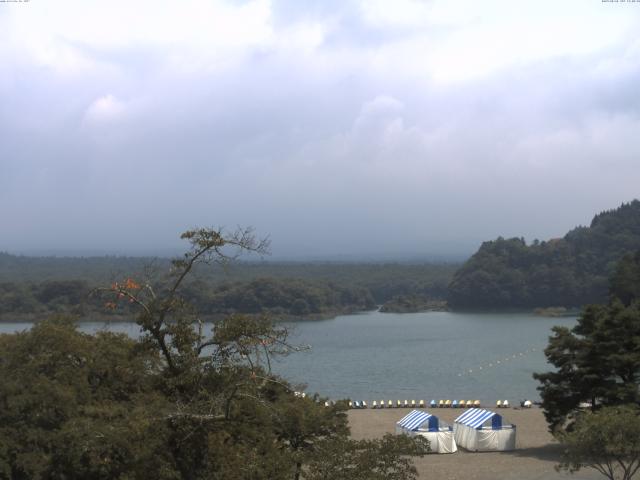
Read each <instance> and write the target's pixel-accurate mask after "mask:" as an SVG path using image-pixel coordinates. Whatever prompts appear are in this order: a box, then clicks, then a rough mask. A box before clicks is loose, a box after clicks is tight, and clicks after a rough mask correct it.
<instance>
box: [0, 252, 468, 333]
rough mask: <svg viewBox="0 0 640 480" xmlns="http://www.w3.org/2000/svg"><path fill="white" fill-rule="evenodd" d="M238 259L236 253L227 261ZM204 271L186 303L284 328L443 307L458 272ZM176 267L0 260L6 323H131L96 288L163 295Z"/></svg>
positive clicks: (324, 266) (191, 279) (262, 267)
mask: <svg viewBox="0 0 640 480" xmlns="http://www.w3.org/2000/svg"><path fill="white" fill-rule="evenodd" d="M203 241H204V240H203ZM234 256H235V252H231V254H230V255H229V256H228V257H227V258H226V260H230V259H232V258H233V257H234ZM185 260H186V259H185V258H180V259H179V261H180V262H184V261H185ZM202 260H205V259H202ZM199 263H200V262H198V263H196V264H195V265H194V266H193V270H192V271H190V272H189V276H188V277H187V278H186V279H185V282H184V285H183V286H182V289H183V291H182V296H183V298H184V299H185V300H187V301H188V302H189V303H190V304H192V305H193V306H194V307H195V308H196V309H197V310H198V312H199V313H200V314H201V315H206V316H209V317H212V318H220V317H222V316H224V315H228V314H232V313H242V314H252V315H261V314H268V315H270V316H271V317H272V318H277V319H286V320H295V319H298V318H326V317H330V316H335V315H339V314H346V313H353V312H359V311H364V310H371V309H373V308H375V306H376V305H377V304H381V303H384V302H386V301H388V300H389V299H391V298H392V297H398V296H408V297H411V298H414V299H416V301H418V302H420V303H427V302H431V301H434V300H438V299H439V300H442V299H443V298H444V297H445V296H446V289H447V285H448V283H449V282H450V281H451V278H452V276H453V272H454V270H455V269H456V268H457V266H456V265H447V264H375V263H372V264H350V263H306V264H305V263H266V262H244V263H239V262H238V263H233V264H232V265H227V262H226V261H221V262H219V263H223V264H225V268H224V269H205V268H203V267H204V266H203V265H200V264H199ZM202 263H205V262H202ZM175 267H176V265H172V264H171V262H169V261H168V260H165V259H156V260H153V259H144V258H119V257H94V258H29V257H14V256H12V255H8V254H2V253H0V281H3V280H4V281H5V283H0V320H1V319H6V320H10V321H11V320H20V319H23V320H33V319H34V318H35V317H36V316H42V315H48V314H53V313H71V314H74V315H80V316H82V317H83V318H88V317H91V318H92V319H94V320H95V319H96V318H100V317H102V316H105V315H108V316H109V317H113V316H118V317H120V318H131V313H132V311H131V309H130V308H129V307H130V306H129V305H128V304H126V303H123V302H120V303H118V304H117V308H115V309H112V310H109V311H105V310H104V308H103V307H104V304H103V302H102V301H100V299H99V298H96V297H92V296H90V295H88V293H89V292H90V291H91V290H92V289H93V288H95V287H96V286H98V285H102V284H105V283H109V282H113V280H114V275H116V277H120V278H122V277H124V275H125V272H134V273H133V274H132V275H133V276H135V277H136V278H144V279H145V281H146V282H147V283H149V284H150V285H151V286H153V288H155V289H156V290H160V289H161V288H162V286H163V282H164V280H165V279H164V276H163V273H164V272H167V271H169V270H170V269H171V268H175ZM118 272H120V273H119V274H118ZM43 278H45V279H46V280H44V281H42V279H43ZM73 279H76V280H73Z"/></svg>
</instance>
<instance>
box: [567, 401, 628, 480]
mask: <svg viewBox="0 0 640 480" xmlns="http://www.w3.org/2000/svg"><path fill="white" fill-rule="evenodd" d="M559 439H560V440H561V441H562V443H563V444H564V446H565V451H564V455H563V459H562V463H561V464H560V465H559V467H558V468H559V469H563V470H567V471H569V472H572V473H573V472H576V471H578V470H580V469H582V468H592V469H594V470H596V471H598V472H600V473H601V474H602V475H604V476H605V477H607V478H609V479H610V480H630V479H631V478H632V477H633V476H634V474H635V473H636V472H637V471H638V469H639V468H640V412H639V411H638V407H637V406H636V405H627V406H617V407H604V408H602V409H601V410H599V411H597V412H595V413H592V412H585V413H582V414H581V415H579V417H578V418H577V420H576V422H575V424H574V425H573V428H572V430H571V431H570V432H566V433H564V434H562V435H560V436H559Z"/></svg>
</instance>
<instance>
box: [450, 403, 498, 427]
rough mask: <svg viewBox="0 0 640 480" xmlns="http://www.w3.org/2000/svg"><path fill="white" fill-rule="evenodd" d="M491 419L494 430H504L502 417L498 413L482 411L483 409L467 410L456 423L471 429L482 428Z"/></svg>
mask: <svg viewBox="0 0 640 480" xmlns="http://www.w3.org/2000/svg"><path fill="white" fill-rule="evenodd" d="M489 419H491V428H492V429H494V430H499V429H500V428H502V416H501V415H498V414H497V413H496V412H490V411H489V410H482V409H481V408H472V409H471V410H467V411H466V412H464V413H463V414H462V415H460V416H459V417H458V418H456V419H455V423H460V424H462V425H466V426H467V427H471V428H482V426H483V425H484V424H485V422H487V421H488V420H489Z"/></svg>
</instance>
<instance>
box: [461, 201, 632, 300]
mask: <svg viewBox="0 0 640 480" xmlns="http://www.w3.org/2000/svg"><path fill="white" fill-rule="evenodd" d="M638 249H640V201H638V200H633V201H632V202H630V203H625V204H622V205H621V206H620V207H619V208H617V209H614V210H608V211H604V212H602V213H600V214H598V215H596V216H595V217H594V218H593V220H592V222H591V225H590V226H589V227H577V228H575V229H573V230H571V231H570V232H569V233H567V234H566V235H565V236H564V237H563V238H557V239H552V240H548V241H543V242H540V241H538V240H535V241H534V242H533V243H531V244H529V245H528V244H527V243H526V242H525V240H524V239H523V238H511V239H504V238H501V237H500V238H498V239H496V240H494V241H490V242H485V243H483V244H482V246H481V247H480V249H479V250H478V251H477V252H476V253H475V254H474V255H473V256H472V257H471V258H470V259H469V260H468V261H467V262H466V263H465V264H464V265H463V266H462V268H460V270H458V271H457V272H456V274H455V276H454V279H453V281H452V282H451V284H450V285H449V296H448V300H449V303H450V305H452V306H453V307H454V308H456V307H457V308H505V307H506V308H534V307H548V306H566V307H579V306H581V305H584V304H588V303H596V302H604V301H606V299H607V293H608V279H609V278H610V277H611V275H612V274H613V273H614V270H615V266H616V263H617V262H618V261H619V260H620V259H621V258H623V257H624V255H626V254H630V253H633V252H635V251H636V250H638Z"/></svg>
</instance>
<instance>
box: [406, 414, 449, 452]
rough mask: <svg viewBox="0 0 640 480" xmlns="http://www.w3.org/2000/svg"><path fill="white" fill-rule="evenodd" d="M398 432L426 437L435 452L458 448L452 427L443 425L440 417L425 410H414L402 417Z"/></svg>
mask: <svg viewBox="0 0 640 480" xmlns="http://www.w3.org/2000/svg"><path fill="white" fill-rule="evenodd" d="M396 433H404V434H405V435H412V436H421V437H424V438H426V439H427V440H429V447H430V448H431V451H432V452H434V453H453V452H456V451H457V450H458V448H457V447H456V442H455V440H454V439H453V431H452V429H451V427H446V426H444V427H441V426H440V422H439V421H438V417H435V416H433V415H431V414H430V413H427V412H425V411H420V410H413V411H412V412H411V413H410V414H409V415H406V416H404V417H402V419H400V421H399V422H398V423H396Z"/></svg>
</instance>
